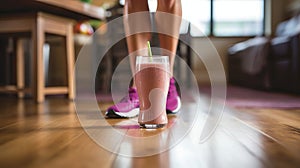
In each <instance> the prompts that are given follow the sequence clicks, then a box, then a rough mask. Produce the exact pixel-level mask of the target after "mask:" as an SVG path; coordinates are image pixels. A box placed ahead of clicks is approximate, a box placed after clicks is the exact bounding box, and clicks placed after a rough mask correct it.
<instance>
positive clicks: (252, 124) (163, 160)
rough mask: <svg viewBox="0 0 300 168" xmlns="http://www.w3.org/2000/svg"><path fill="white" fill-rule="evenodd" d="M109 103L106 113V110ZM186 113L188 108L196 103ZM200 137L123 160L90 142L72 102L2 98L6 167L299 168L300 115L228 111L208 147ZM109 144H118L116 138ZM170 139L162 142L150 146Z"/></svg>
mask: <svg viewBox="0 0 300 168" xmlns="http://www.w3.org/2000/svg"><path fill="white" fill-rule="evenodd" d="M108 105H109V104H102V105H101V106H100V107H101V108H102V110H103V109H105V108H106V107H107V106H108ZM182 110H183V111H184V110H189V105H184V106H183V107H182ZM87 111H88V107H87ZM174 119H176V116H169V121H170V123H171V124H174V122H176V120H174ZM198 120H199V121H197V122H200V120H201V116H200V119H198ZM105 121H106V122H108V123H109V124H111V125H112V126H114V127H116V128H118V127H119V126H122V124H120V123H126V122H128V121H131V122H132V121H134V120H126V119H113V120H112V119H110V120H107V119H102V120H99V121H98V122H97V124H98V125H101V123H102V122H105ZM125 125H126V124H125ZM123 126H124V124H123ZM131 126H132V125H131ZM196 126H197V125H196ZM169 127H172V125H170V126H169ZM95 129H97V130H100V131H101V130H103V131H105V129H107V128H106V127H101V126H99V127H95ZM122 129H123V130H124V127H123V128H122ZM166 130H168V128H165V129H159V130H153V131H145V130H142V129H138V128H136V127H125V131H126V134H129V135H133V136H138V137H147V136H152V135H155V134H162V136H168V135H169V134H170V133H169V132H168V131H166ZM197 131H198V130H197V129H194V131H192V132H193V133H191V134H190V135H189V136H186V137H185V138H184V139H182V141H180V142H179V143H178V144H176V145H174V146H173V147H172V148H170V149H169V150H166V151H164V152H162V153H159V154H156V155H152V156H147V157H130V156H124V155H118V154H116V153H112V152H110V151H108V150H106V149H104V148H103V147H102V146H100V145H98V144H97V143H96V142H95V141H94V140H93V139H91V138H90V137H89V136H88V134H87V133H86V132H85V131H84V129H83V128H82V127H81V125H80V123H79V121H78V118H77V115H76V112H75V108H74V103H73V102H70V101H67V100H65V99H63V98H48V99H47V100H46V102H45V103H43V104H38V105H37V104H35V103H34V102H33V101H32V100H30V99H24V100H22V99H20V100H18V99H16V98H13V97H0V167H1V168H6V167H7V168H14V167H22V168H24V167H34V168H40V167H51V168H52V167H72V168H74V167H84V168H86V167H143V168H146V167H189V168H190V167H201V168H202V167H208V168H214V167H230V168H232V167H243V168H244V167H251V168H258V167H300V109H298V110H297V109H294V110H279V109H278V110H276V109H229V108H226V109H225V114H224V115H223V117H222V120H221V122H220V123H219V125H218V127H217V129H216V131H215V133H214V134H213V135H212V136H211V137H210V138H209V139H208V140H207V141H205V142H204V143H199V141H198V140H197V139H198V138H199V135H200V133H199V134H197ZM106 139H107V141H108V142H111V143H113V142H114V140H115V137H108V138H107V137H106ZM171 140H172V138H171V139H168V138H161V140H158V141H157V142H151V143H155V144H161V143H169V142H163V141H171ZM140 142H142V139H141V140H140ZM120 143H123V144H124V143H126V145H125V147H126V146H127V147H128V148H125V149H124V148H122V149H121V148H118V146H116V148H117V149H116V151H122V150H123V151H124V150H129V151H133V152H134V151H138V150H139V151H144V152H145V151H146V152H147V150H151V147H149V146H147V145H145V144H142V145H140V148H135V149H132V148H131V146H132V145H133V144H131V143H133V142H130V141H128V140H127V141H126V142H125V140H123V141H121V142H120ZM155 144H154V145H155Z"/></svg>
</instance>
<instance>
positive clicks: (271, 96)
mask: <svg viewBox="0 0 300 168" xmlns="http://www.w3.org/2000/svg"><path fill="white" fill-rule="evenodd" d="M200 92H201V93H204V94H206V95H208V96H209V95H210V88H209V87H202V88H201V87H200ZM226 105H227V106H230V107H236V108H284V109H297V108H300V95H296V94H290V93H281V92H275V91H262V90H255V89H249V88H244V87H238V86H228V87H227V98H226Z"/></svg>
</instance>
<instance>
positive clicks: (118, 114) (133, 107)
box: [105, 88, 140, 118]
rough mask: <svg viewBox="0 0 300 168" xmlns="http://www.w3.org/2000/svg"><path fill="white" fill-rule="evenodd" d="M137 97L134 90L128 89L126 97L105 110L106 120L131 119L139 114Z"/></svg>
mask: <svg viewBox="0 0 300 168" xmlns="http://www.w3.org/2000/svg"><path fill="white" fill-rule="evenodd" d="M139 106H140V103H139V97H138V93H137V90H136V89H135V88H129V89H128V95H127V96H125V97H124V98H123V99H122V100H121V101H120V102H119V103H117V104H116V105H114V106H111V107H109V108H108V109H107V111H106V113H105V116H106V117H108V118H131V117H135V116H137V115H138V114H139Z"/></svg>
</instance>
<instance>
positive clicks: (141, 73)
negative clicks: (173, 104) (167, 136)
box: [135, 56, 170, 128]
mask: <svg viewBox="0 0 300 168" xmlns="http://www.w3.org/2000/svg"><path fill="white" fill-rule="evenodd" d="M136 70H137V71H136V74H135V75H136V76H135V83H136V87H137V91H138V95H139V100H140V113H139V117H138V122H139V124H140V126H141V127H142V128H159V127H163V126H164V125H166V124H167V123H168V118H167V115H166V100H167V94H168V88H169V82H170V67H169V57H168V56H153V57H148V56H137V58H136Z"/></svg>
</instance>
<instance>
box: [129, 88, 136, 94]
mask: <svg viewBox="0 0 300 168" xmlns="http://www.w3.org/2000/svg"><path fill="white" fill-rule="evenodd" d="M128 92H129V93H136V88H133V87H130V88H129V89H128Z"/></svg>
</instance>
